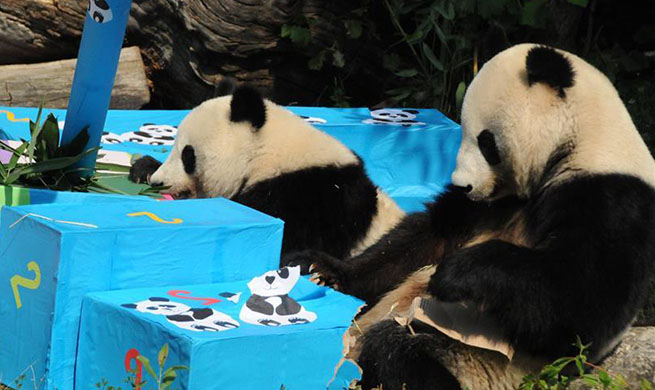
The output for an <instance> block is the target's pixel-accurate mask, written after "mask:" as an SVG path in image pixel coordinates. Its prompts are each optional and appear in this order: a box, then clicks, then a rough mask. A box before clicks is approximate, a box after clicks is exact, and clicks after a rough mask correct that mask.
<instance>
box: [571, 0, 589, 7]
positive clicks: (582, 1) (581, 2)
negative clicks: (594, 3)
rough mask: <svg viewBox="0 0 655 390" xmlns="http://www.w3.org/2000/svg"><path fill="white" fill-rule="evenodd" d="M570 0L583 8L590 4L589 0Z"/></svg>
mask: <svg viewBox="0 0 655 390" xmlns="http://www.w3.org/2000/svg"><path fill="white" fill-rule="evenodd" d="M568 2H569V3H571V4H573V5H577V6H578V7H582V8H585V7H587V5H588V4H589V0H568Z"/></svg>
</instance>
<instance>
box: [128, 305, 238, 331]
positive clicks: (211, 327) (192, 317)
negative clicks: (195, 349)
mask: <svg viewBox="0 0 655 390" xmlns="http://www.w3.org/2000/svg"><path fill="white" fill-rule="evenodd" d="M121 306H123V307H125V308H128V309H135V310H137V311H140V312H142V313H149V314H154V315H163V316H165V317H166V320H168V322H170V323H171V324H173V325H175V326H177V327H178V328H182V329H186V330H191V331H194V332H203V331H205V332H220V331H225V330H230V329H235V328H238V327H239V322H237V321H235V320H234V319H233V318H232V317H230V316H229V315H227V314H225V313H221V312H220V311H216V310H214V309H212V308H207V307H204V308H192V307H189V306H187V305H185V304H183V303H179V302H174V301H171V300H170V299H168V298H164V297H151V298H148V299H146V300H144V301H140V302H137V303H124V304H122V305H121Z"/></svg>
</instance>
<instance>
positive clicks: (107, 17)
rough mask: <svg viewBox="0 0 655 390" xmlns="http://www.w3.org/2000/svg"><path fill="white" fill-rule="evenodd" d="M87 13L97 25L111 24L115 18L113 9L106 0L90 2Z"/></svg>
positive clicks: (90, 0) (91, 0)
mask: <svg viewBox="0 0 655 390" xmlns="http://www.w3.org/2000/svg"><path fill="white" fill-rule="evenodd" d="M87 12H88V13H89V16H90V17H91V18H92V19H93V20H94V21H96V22H97V23H109V22H111V20H112V19H113V18H114V15H113V14H112V12H111V8H109V4H107V2H106V1H105V0H89V7H88V8H87Z"/></svg>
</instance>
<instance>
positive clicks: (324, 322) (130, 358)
mask: <svg viewBox="0 0 655 390" xmlns="http://www.w3.org/2000/svg"><path fill="white" fill-rule="evenodd" d="M180 291H183V292H184V295H181V294H180ZM288 295H289V296H290V297H291V298H293V299H294V300H295V301H296V302H297V303H298V304H300V305H301V306H302V307H303V310H304V311H303V313H305V314H307V313H309V314H312V313H313V314H312V315H311V316H304V318H310V319H311V322H309V323H303V322H298V323H295V324H290V325H288V326H264V325H262V324H254V323H251V322H248V321H247V320H244V317H243V314H242V311H244V310H245V309H244V305H246V302H249V299H250V297H251V291H250V290H249V287H248V285H247V284H246V281H241V282H231V283H220V284H211V285H196V286H182V287H168V288H149V289H132V290H122V291H111V292H103V293H92V294H88V295H87V296H86V297H85V299H84V304H83V310H82V321H81V326H80V341H79V352H78V359H77V368H76V379H75V389H76V390H90V389H96V384H97V383H102V382H104V383H106V384H107V385H108V386H109V385H111V386H122V385H123V384H124V383H125V381H126V379H127V378H128V377H130V376H132V380H133V381H134V379H135V377H138V378H139V381H146V382H147V383H148V384H147V385H146V386H144V388H156V385H155V384H154V383H156V380H155V379H154V378H153V377H152V375H151V374H149V373H148V370H147V369H146V368H145V367H144V366H143V364H141V363H140V362H138V360H137V359H136V356H137V355H142V356H145V357H146V358H147V359H148V360H149V361H150V364H151V366H152V368H153V370H154V371H155V373H158V372H159V370H160V369H159V367H157V365H158V352H159V351H160V350H161V348H162V347H163V346H164V345H168V351H169V354H168V357H167V359H166V363H165V365H164V367H163V369H162V372H165V371H166V370H167V369H168V368H170V367H174V366H183V367H185V368H184V369H180V370H178V371H176V374H177V375H176V378H175V383H174V385H173V388H177V389H186V390H214V389H215V390H219V389H220V390H231V389H234V390H237V389H238V390H243V389H271V390H279V389H280V388H282V387H281V386H284V388H286V389H288V390H311V389H327V388H328V384H330V388H331V389H342V388H344V387H346V388H347V386H348V382H349V381H350V380H352V379H355V378H356V376H358V374H359V373H358V371H357V370H352V369H351V368H352V367H347V368H346V369H344V370H343V372H342V371H340V372H339V375H336V378H337V379H336V381H333V378H335V368H336V367H337V364H338V363H339V361H340V360H341V357H342V354H343V343H342V340H343V335H344V333H345V331H346V329H347V328H348V327H349V326H350V324H351V321H352V318H353V317H354V315H355V314H356V312H357V310H358V309H359V307H360V306H361V305H362V304H363V302H362V301H360V300H358V299H356V298H354V297H351V296H347V295H343V294H341V293H339V292H337V291H334V290H332V289H328V288H325V287H321V286H317V285H315V284H313V283H311V282H309V281H308V280H307V279H305V278H300V279H299V280H298V283H297V284H296V286H295V287H294V288H293V290H292V291H291V292H290V293H289V294H288ZM185 298H186V299H185ZM216 298H218V299H220V302H216V301H215V299H216ZM162 305H163V307H164V309H161V308H162ZM184 311H186V313H187V314H184V313H182V312H184ZM276 311H277V309H276ZM192 312H194V313H203V312H205V313H206V314H205V315H204V316H203V315H200V316H196V317H197V318H200V319H193V320H192V319H191V318H190V314H191V313H192ZM185 317H187V318H186V319H187V320H189V321H185ZM300 317H303V315H300ZM211 318H216V319H219V321H218V323H221V324H223V327H222V328H220V327H218V328H220V329H218V330H219V331H216V330H217V327H216V326H214V325H212V323H211V321H209V322H208V321H207V320H208V319H211ZM194 323H195V324H197V325H193V324H194ZM214 323H217V321H215V322H214ZM208 325H209V327H208ZM130 369H132V370H135V371H136V372H135V371H133V372H132V373H131V374H130V373H129V372H128V370H130ZM153 386H154V387H153Z"/></svg>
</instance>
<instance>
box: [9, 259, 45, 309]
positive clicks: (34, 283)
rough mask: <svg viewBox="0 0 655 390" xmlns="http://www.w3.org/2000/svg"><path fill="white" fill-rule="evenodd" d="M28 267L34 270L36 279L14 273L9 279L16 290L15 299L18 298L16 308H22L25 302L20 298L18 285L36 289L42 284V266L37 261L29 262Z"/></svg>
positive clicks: (12, 287)
mask: <svg viewBox="0 0 655 390" xmlns="http://www.w3.org/2000/svg"><path fill="white" fill-rule="evenodd" d="M27 269H28V270H30V271H32V272H34V279H27V278H26V277H24V276H20V275H14V276H12V277H11V279H9V281H10V282H11V289H12V290H13V291H14V299H15V300H16V308H17V309H20V308H21V307H22V306H23V303H22V302H21V300H20V292H19V291H18V287H25V288H28V289H30V290H36V289H37V288H39V285H41V268H39V264H37V262H36V261H30V262H29V263H27Z"/></svg>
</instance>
